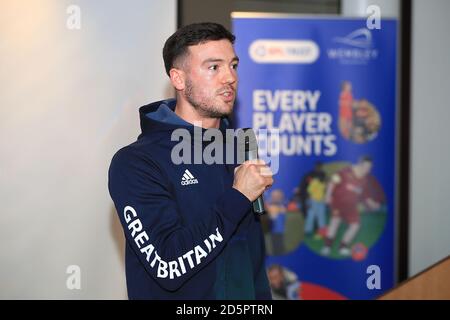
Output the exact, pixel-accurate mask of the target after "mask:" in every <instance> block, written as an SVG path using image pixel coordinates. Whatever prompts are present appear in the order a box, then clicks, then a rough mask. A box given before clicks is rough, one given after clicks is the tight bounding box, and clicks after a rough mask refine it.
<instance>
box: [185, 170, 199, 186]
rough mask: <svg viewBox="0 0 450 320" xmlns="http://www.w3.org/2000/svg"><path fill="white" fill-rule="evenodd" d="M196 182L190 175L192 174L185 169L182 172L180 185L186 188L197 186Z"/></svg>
mask: <svg viewBox="0 0 450 320" xmlns="http://www.w3.org/2000/svg"><path fill="white" fill-rule="evenodd" d="M197 183H198V180H197V179H195V177H194V176H193V175H192V173H191V172H190V171H189V170H188V169H186V170H184V173H183V177H182V178H181V185H182V186H187V185H190V184H197Z"/></svg>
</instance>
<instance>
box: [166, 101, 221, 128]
mask: <svg viewBox="0 0 450 320" xmlns="http://www.w3.org/2000/svg"><path fill="white" fill-rule="evenodd" d="M175 114H176V115H177V116H179V117H180V118H181V119H183V120H184V121H186V122H189V123H190V124H192V125H194V126H201V127H202V128H204V129H210V128H216V129H217V128H219V126H220V119H219V118H207V117H204V116H202V115H200V114H199V113H198V112H197V110H195V108H194V107H193V106H191V105H190V104H188V103H186V102H184V103H183V102H182V101H180V100H178V101H177V105H176V106H175Z"/></svg>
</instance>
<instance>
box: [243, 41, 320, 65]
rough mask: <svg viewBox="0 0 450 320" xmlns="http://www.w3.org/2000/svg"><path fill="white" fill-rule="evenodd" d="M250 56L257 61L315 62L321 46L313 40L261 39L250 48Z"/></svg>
mask: <svg viewBox="0 0 450 320" xmlns="http://www.w3.org/2000/svg"><path fill="white" fill-rule="evenodd" d="M249 54H250V57H251V58H252V59H253V61H255V62H257V63H305V64H306V63H314V62H315V61H316V60H317V59H318V58H319V54H320V50H319V46H318V45H317V44H316V43H315V42H314V41H311V40H273V39H259V40H255V41H253V42H252V44H251V45H250V48H249Z"/></svg>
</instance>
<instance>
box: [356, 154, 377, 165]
mask: <svg viewBox="0 0 450 320" xmlns="http://www.w3.org/2000/svg"><path fill="white" fill-rule="evenodd" d="M358 162H359V163H363V162H370V163H373V159H372V157H371V156H368V155H364V156H361V157H360V158H359V159H358Z"/></svg>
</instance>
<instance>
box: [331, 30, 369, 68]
mask: <svg viewBox="0 0 450 320" xmlns="http://www.w3.org/2000/svg"><path fill="white" fill-rule="evenodd" d="M333 41H334V42H335V43H338V44H340V45H341V46H339V47H334V48H330V49H328V50H327V54H328V58H329V59H332V60H339V62H341V63H347V64H366V63H367V62H369V61H370V60H374V59H377V58H378V50H377V49H375V48H374V44H373V38H372V33H371V32H370V30H369V29H367V28H361V29H357V30H355V31H352V32H350V33H349V34H347V35H346V36H344V37H335V38H334V39H333Z"/></svg>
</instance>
